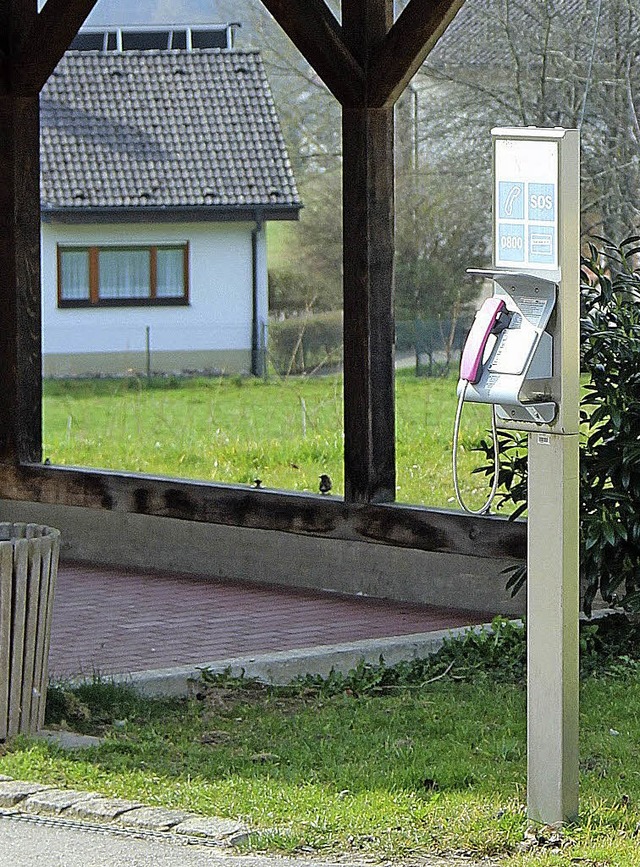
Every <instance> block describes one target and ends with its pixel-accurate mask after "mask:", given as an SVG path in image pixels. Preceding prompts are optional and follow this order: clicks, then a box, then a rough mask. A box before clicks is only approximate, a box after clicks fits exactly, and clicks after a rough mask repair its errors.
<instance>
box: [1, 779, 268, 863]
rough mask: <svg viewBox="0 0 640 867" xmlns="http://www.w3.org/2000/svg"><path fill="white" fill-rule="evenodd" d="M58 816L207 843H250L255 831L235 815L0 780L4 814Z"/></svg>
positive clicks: (19, 816)
mask: <svg viewBox="0 0 640 867" xmlns="http://www.w3.org/2000/svg"><path fill="white" fill-rule="evenodd" d="M2 816H5V817H13V818H23V819H28V818H31V819H35V818H37V817H44V818H45V819H48V820H49V821H50V822H51V821H53V820H59V821H62V822H65V823H68V824H70V825H74V824H77V823H78V821H79V820H80V821H82V824H83V826H85V825H86V823H89V824H91V825H94V826H97V827H100V826H106V827H114V828H116V827H117V828H122V829H126V830H130V831H132V832H136V833H138V834H139V833H148V834H153V835H160V836H164V835H167V834H170V835H177V839H180V840H181V841H184V842H188V841H189V840H190V841H197V842H198V843H200V844H205V845H208V846H220V847H234V846H238V845H241V844H243V843H246V842H248V840H249V839H250V836H251V831H250V830H249V828H247V827H246V825H243V824H242V823H240V822H236V821H235V820H233V819H224V818H219V817H215V816H200V815H198V814H196V813H188V812H185V811H182V810H168V809H166V808H164V807H149V806H145V805H144V804H142V803H139V802H137V801H128V800H125V799H123V798H107V797H105V796H103V795H98V794H96V793H95V792H80V791H76V790H74V789H58V788H56V787H54V786H44V785H41V784H39V783H29V782H25V781H23V780H12V779H8V778H6V777H4V778H3V780H1V781H0V817H2Z"/></svg>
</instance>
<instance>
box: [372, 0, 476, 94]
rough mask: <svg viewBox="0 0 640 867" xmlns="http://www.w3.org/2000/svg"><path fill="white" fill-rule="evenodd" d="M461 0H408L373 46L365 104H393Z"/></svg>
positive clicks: (458, 6) (448, 22)
mask: <svg viewBox="0 0 640 867" xmlns="http://www.w3.org/2000/svg"><path fill="white" fill-rule="evenodd" d="M463 3H464V0H409V3H408V4H407V5H406V6H405V8H404V10H403V11H402V12H401V14H400V15H399V16H398V18H397V19H396V21H395V23H394V24H393V26H392V27H391V28H390V30H389V31H388V32H387V33H386V34H385V36H384V37H383V38H382V39H381V40H380V41H379V42H378V43H377V44H375V45H373V46H372V49H371V54H370V57H369V64H368V75H367V104H368V105H369V106H370V107H371V108H384V107H389V106H392V105H393V104H394V103H395V102H396V100H397V99H398V98H399V96H400V95H401V94H402V91H403V90H404V89H405V87H406V86H407V84H408V83H409V81H410V80H411V79H412V78H413V76H414V75H415V73H416V72H417V71H418V69H419V68H420V66H421V65H422V64H423V62H424V60H425V58H426V57H427V55H428V54H429V52H430V51H431V49H432V48H433V47H434V46H435V44H436V42H437V41H438V39H440V37H441V36H442V34H443V33H444V31H445V30H446V29H447V27H448V26H449V24H450V23H451V21H452V20H453V18H454V17H455V15H456V13H457V12H458V10H459V9H460V7H461V6H462V4H463Z"/></svg>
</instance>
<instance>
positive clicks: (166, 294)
mask: <svg viewBox="0 0 640 867" xmlns="http://www.w3.org/2000/svg"><path fill="white" fill-rule="evenodd" d="M183 295H184V250H183V249H182V248H181V247H175V248H170V247H164V248H162V247H161V248H159V249H158V283H157V286H156V296H157V297H158V298H182V296H183Z"/></svg>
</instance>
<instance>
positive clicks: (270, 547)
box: [0, 500, 525, 616]
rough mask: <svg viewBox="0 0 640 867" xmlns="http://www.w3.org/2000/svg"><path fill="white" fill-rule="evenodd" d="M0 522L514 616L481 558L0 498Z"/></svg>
mask: <svg viewBox="0 0 640 867" xmlns="http://www.w3.org/2000/svg"><path fill="white" fill-rule="evenodd" d="M0 520H1V521H32V522H35V523H41V524H47V525H49V526H51V527H56V528H57V529H59V530H60V531H61V532H62V550H61V556H62V558H63V559H67V560H87V561H91V562H94V563H104V564H110V565H117V566H123V567H126V566H129V567H132V568H139V569H168V570H176V571H182V572H188V573H192V574H201V575H208V576H213V577H219V578H226V579H231V580H236V581H247V582H262V583H272V584H281V585H284V586H289V587H306V588H313V589H320V590H330V591H334V592H339V593H348V594H352V595H358V594H360V595H364V596H373V597H377V598H383V599H395V600H400V601H406V602H419V603H429V604H434V605H442V606H455V607H458V608H466V609H469V610H478V611H485V612H487V613H489V614H493V613H500V614H505V615H509V616H521V615H522V613H523V611H524V605H525V597H524V594H523V593H521V594H519V595H518V596H517V597H516V598H515V599H511V598H510V596H509V594H508V593H507V592H505V589H504V585H505V576H504V575H502V574H501V571H502V570H503V569H504V568H505V567H506V566H508V565H510V563H511V561H508V560H487V559H482V558H476V557H466V556H462V555H451V554H440V553H431V552H424V551H416V550H413V549H406V548H395V547H391V546H386V545H378V544H373V543H365V542H347V541H342V540H335V539H319V538H315V537H311V536H299V535H294V534H292V533H281V532H275V531H267V530H253V529H244V528H241V527H226V526H221V525H215V524H201V523H194V522H190V521H178V520H175V519H172V518H157V517H148V516H145V515H131V514H127V513H124V512H99V511H96V510H93V509H85V508H80V507H75V506H73V507H70V506H51V505H40V504H37V503H22V502H17V501H15V502H12V501H7V500H0Z"/></svg>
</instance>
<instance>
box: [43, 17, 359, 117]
mask: <svg viewBox="0 0 640 867" xmlns="http://www.w3.org/2000/svg"><path fill="white" fill-rule="evenodd" d="M49 2H51V0H49ZM262 3H263V5H264V6H265V7H266V8H267V9H268V10H269V12H270V13H271V14H272V15H273V17H274V18H275V19H276V21H277V22H278V24H279V25H280V27H282V29H283V30H284V32H285V33H286V34H287V36H288V37H289V39H291V41H292V42H293V44H294V45H295V46H296V48H297V49H298V50H299V51H300V52H301V54H302V55H303V56H304V58H305V60H307V62H308V63H310V64H311V66H312V67H313V68H314V69H315V71H316V72H317V73H318V75H319V76H320V78H321V79H322V80H323V82H324V83H325V84H326V86H327V87H328V88H329V90H330V91H331V93H332V94H333V95H334V96H335V98H336V99H337V100H338V102H340V103H341V104H342V105H350V104H353V103H359V102H362V100H363V99H364V71H363V69H362V67H361V66H360V65H359V64H358V63H357V62H356V60H355V59H354V57H353V54H352V53H351V52H350V51H349V49H348V48H347V47H346V46H345V44H344V41H343V39H342V33H341V29H340V25H339V24H338V22H337V21H336V19H335V17H334V15H333V13H332V12H331V10H330V9H329V8H328V6H327V4H326V3H325V2H324V0H262Z"/></svg>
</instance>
